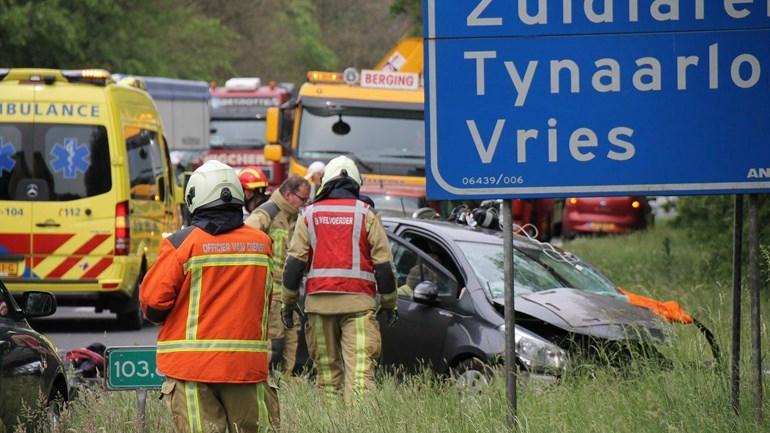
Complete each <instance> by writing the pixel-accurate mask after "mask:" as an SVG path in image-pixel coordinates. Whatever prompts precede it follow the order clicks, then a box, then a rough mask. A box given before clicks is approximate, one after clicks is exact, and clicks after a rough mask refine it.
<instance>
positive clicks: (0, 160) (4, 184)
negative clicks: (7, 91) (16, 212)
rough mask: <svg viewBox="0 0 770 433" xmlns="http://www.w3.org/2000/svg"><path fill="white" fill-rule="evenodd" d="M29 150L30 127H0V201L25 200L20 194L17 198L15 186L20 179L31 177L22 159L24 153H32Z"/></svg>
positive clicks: (6, 125)
mask: <svg viewBox="0 0 770 433" xmlns="http://www.w3.org/2000/svg"><path fill="white" fill-rule="evenodd" d="M25 143H26V146H25ZM25 147H26V148H28V149H29V150H27V149H25ZM31 148H32V126H31V125H24V124H1V125H0V200H26V199H27V197H25V196H23V195H21V194H19V196H17V185H18V184H19V182H20V181H21V180H22V179H24V178H28V177H31V175H30V172H31V170H30V169H29V167H28V166H27V162H26V160H25V158H24V155H25V153H27V152H29V153H32V152H31Z"/></svg>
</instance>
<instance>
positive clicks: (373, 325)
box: [305, 311, 381, 401]
mask: <svg viewBox="0 0 770 433" xmlns="http://www.w3.org/2000/svg"><path fill="white" fill-rule="evenodd" d="M307 318H308V321H307V324H306V325H305V332H306V336H305V340H306V341H307V346H308V352H310V356H311V357H312V358H313V363H314V364H315V366H316V370H317V372H316V373H317V380H318V386H319V387H320V388H321V390H323V392H324V394H325V395H326V396H334V395H339V394H343V395H344V397H345V400H346V401H351V400H352V399H353V398H354V397H357V396H360V395H362V394H363V393H364V392H365V391H368V390H372V389H374V387H375V382H374V370H375V367H376V364H377V359H378V358H379V356H380V348H381V340H380V326H379V324H378V323H377V319H376V318H375V316H374V311H364V312H360V313H351V314H315V313H308V314H307Z"/></svg>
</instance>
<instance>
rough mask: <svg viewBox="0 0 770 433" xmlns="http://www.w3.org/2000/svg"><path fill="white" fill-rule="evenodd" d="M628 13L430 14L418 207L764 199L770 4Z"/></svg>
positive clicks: (512, 8)
mask: <svg viewBox="0 0 770 433" xmlns="http://www.w3.org/2000/svg"><path fill="white" fill-rule="evenodd" d="M557 3H558V4H557ZM636 3H637V2H636V1H623V2H618V1H611V0H607V1H601V0H596V1H592V0H585V1H578V0H572V1H569V0H565V1H564V2H552V1H548V2H546V1H536V0H533V1H523V0H522V1H519V2H513V1H508V0H505V1H503V0H474V1H468V2H454V1H436V0H426V11H425V12H426V15H425V16H426V17H427V22H426V24H427V25H426V64H427V73H426V89H427V100H428V106H427V113H426V114H427V117H426V119H427V122H426V125H427V126H426V127H427V137H428V141H427V142H428V149H427V152H426V154H427V155H428V161H427V163H428V165H429V167H430V168H429V170H428V196H429V197H431V198H488V197H538V196H554V197H558V196H567V195H569V196H573V195H626V194H630V193H634V194H666V195H676V194H714V193H736V192H765V191H770V128H768V125H770V104H767V100H768V96H770V44H769V43H768V41H770V17H769V16H768V15H769V14H768V7H770V5H767V2H758V3H757V2H755V3H754V4H751V5H748V4H739V3H734V2H710V1H699V0H693V1H689V2H682V3H687V4H688V6H687V7H685V6H684V5H682V6H681V8H679V7H678V6H677V7H676V8H674V9H671V6H670V5H678V4H679V3H680V2H678V1H672V0H671V1H664V0H654V1H644V2H638V4H639V6H638V7H637V8H636V9H633V8H632V6H629V5H633V4H636ZM521 4H527V5H528V8H526V9H525V11H526V13H524V12H522V10H521V9H520V8H519V7H518V5H521ZM538 4H540V5H541V6H542V5H547V7H551V9H550V10H547V13H545V14H544V13H542V12H540V11H541V9H538V7H537V6H538ZM564 4H571V5H572V7H571V11H570V14H571V15H570V19H569V20H565V18H564V16H565V15H564V7H563V5H564ZM602 4H607V5H613V4H614V5H615V7H614V9H613V8H612V7H609V9H608V10H609V11H611V12H606V10H605V9H602V8H601V6H600V5H602ZM666 5H669V6H668V7H667V6H666ZM699 5H700V6H699ZM672 11H674V12H676V16H677V17H678V19H677V20H674V19H673V16H674V12H672ZM747 12H748V14H746V13H747ZM741 16H742V17H743V18H740V17H741ZM533 17H535V18H533ZM630 17H632V18H635V21H632V20H630ZM538 20H539V23H537V21H538ZM601 20H603V22H596V21H601ZM565 21H570V23H568V24H565Z"/></svg>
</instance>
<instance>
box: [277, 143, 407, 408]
mask: <svg viewBox="0 0 770 433" xmlns="http://www.w3.org/2000/svg"><path fill="white" fill-rule="evenodd" d="M360 185H361V176H360V175H359V172H358V168H357V167H356V165H355V163H353V161H351V160H350V158H348V157H346V156H339V157H337V158H334V159H332V160H331V161H330V162H329V165H327V166H326V170H325V171H324V177H323V181H322V183H321V190H320V192H319V193H318V195H317V196H316V198H315V199H314V201H313V203H312V204H310V205H309V206H307V207H306V208H305V209H304V210H303V212H302V215H301V216H300V218H298V219H297V224H296V226H295V229H294V236H293V237H292V241H291V244H290V246H289V251H288V257H287V259H286V265H285V267H284V273H283V285H284V291H283V307H282V311H281V316H282V319H283V322H284V324H285V325H286V327H287V328H291V327H293V326H294V323H293V322H294V318H293V312H294V311H297V310H298V309H299V308H298V306H297V302H298V298H299V287H300V283H301V281H302V277H303V275H304V274H305V271H306V270H307V281H306V283H305V292H306V298H305V312H306V313H307V327H306V336H305V339H306V341H307V346H308V351H309V352H310V355H311V357H312V358H313V362H314V363H315V365H316V369H317V370H318V371H317V373H318V383H319V386H320V387H321V388H322V389H323V390H324V392H325V394H326V395H335V394H340V393H343V392H344V396H345V399H346V400H348V401H349V400H351V398H352V397H355V396H358V395H361V393H363V392H364V391H365V390H369V389H372V388H374V386H375V383H374V368H375V362H376V360H377V358H378V357H379V353H380V347H381V344H380V329H379V324H378V323H377V319H376V314H375V310H376V308H377V307H376V299H375V296H376V294H377V292H379V294H380V307H379V308H380V311H382V312H383V313H385V314H386V315H387V318H386V322H387V323H388V324H392V323H393V322H395V321H396V320H397V319H398V312H397V310H396V299H397V293H396V281H395V277H394V275H393V269H392V267H391V262H392V261H393V257H392V253H391V251H390V245H389V243H388V237H387V235H386V234H385V230H384V228H383V226H382V223H381V222H380V219H379V218H378V217H377V216H376V215H375V214H374V212H373V210H372V209H371V208H370V206H369V205H368V204H366V203H365V202H364V201H363V200H362V198H363V197H362V196H359V188H360Z"/></svg>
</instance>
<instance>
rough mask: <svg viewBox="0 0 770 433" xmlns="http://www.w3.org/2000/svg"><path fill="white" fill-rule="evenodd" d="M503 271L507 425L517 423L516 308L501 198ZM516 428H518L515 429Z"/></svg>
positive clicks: (507, 220) (507, 208) (506, 205)
mask: <svg viewBox="0 0 770 433" xmlns="http://www.w3.org/2000/svg"><path fill="white" fill-rule="evenodd" d="M503 242H504V247H503V261H504V262H503V271H504V279H505V307H504V310H505V331H506V332H505V390H506V395H507V397H508V427H509V428H514V427H515V426H517V425H518V419H517V415H516V379H517V370H516V310H515V309H514V303H513V299H514V292H513V289H514V286H513V215H512V212H511V201H510V200H503ZM516 430H518V429H516Z"/></svg>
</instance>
